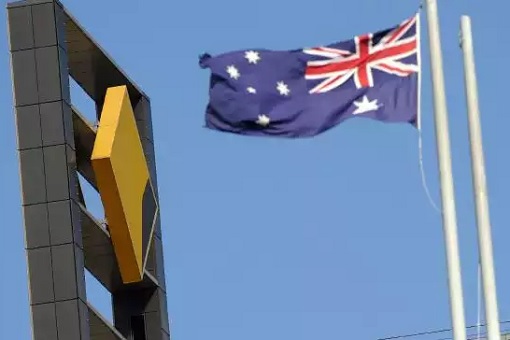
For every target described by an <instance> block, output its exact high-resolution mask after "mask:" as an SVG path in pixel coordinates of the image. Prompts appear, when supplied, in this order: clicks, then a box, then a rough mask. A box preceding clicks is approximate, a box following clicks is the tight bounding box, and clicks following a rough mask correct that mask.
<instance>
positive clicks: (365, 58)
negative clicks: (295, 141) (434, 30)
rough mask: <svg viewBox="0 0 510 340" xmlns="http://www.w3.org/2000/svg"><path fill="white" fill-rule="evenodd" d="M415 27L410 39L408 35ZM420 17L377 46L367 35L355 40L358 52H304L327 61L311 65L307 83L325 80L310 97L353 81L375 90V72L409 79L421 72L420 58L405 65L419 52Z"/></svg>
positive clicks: (391, 34) (313, 62)
mask: <svg viewBox="0 0 510 340" xmlns="http://www.w3.org/2000/svg"><path fill="white" fill-rule="evenodd" d="M413 27H414V32H413V34H411V35H410V36H409V35H408V36H406V37H405V38H403V37H404V35H406V33H408V32H409V31H410V30H411V29H412V28H413ZM418 27H419V16H418V15H416V16H414V17H413V18H410V19H407V20H405V21H404V22H402V23H401V24H400V25H399V26H397V27H396V28H394V29H392V30H390V31H389V32H388V33H387V34H385V35H384V36H383V37H382V38H381V39H380V40H379V42H377V43H376V44H374V41H373V34H371V33H370V34H364V35H360V36H356V37H355V38H354V43H355V46H356V47H355V51H354V52H351V51H348V50H342V49H337V48H331V47H316V48H310V49H305V50H303V52H304V53H307V54H310V55H316V56H319V57H324V58H327V59H323V60H314V61H309V62H308V63H307V67H306V72H305V78H306V79H324V80H323V81H322V82H320V83H319V84H318V85H317V86H315V87H313V88H312V89H311V90H310V93H324V92H328V91H331V90H333V89H335V88H337V87H339V86H341V85H342V84H344V83H345V82H346V81H348V80H349V79H350V78H351V77H354V84H355V85H356V88H358V89H359V88H363V87H373V86H374V77H373V70H374V69H376V70H379V71H382V72H386V73H389V74H392V75H396V76H398V77H406V76H408V75H410V74H411V73H415V72H419V65H418V63H419V58H418V57H417V58H416V60H415V62H414V63H413V62H410V61H403V59H404V58H407V57H409V56H412V55H418V52H419V40H418V39H419V33H418Z"/></svg>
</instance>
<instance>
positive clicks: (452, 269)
mask: <svg viewBox="0 0 510 340" xmlns="http://www.w3.org/2000/svg"><path fill="white" fill-rule="evenodd" d="M426 7H427V22H428V33H429V45H430V62H431V71H432V86H433V94H434V117H435V129H436V143H437V156H438V163H439V175H440V181H441V204H442V210H443V214H442V217H443V229H444V237H445V245H446V258H447V266H448V285H449V291H450V309H451V318H452V329H453V339H454V340H466V321H465V316H464V297H463V291H462V278H461V270H460V258H459V245H458V238H457V216H456V211H455V193H454V188H453V176H452V163H451V156H450V136H449V128H448V112H447V108H446V94H445V86H444V77H443V60H442V55H441V39H440V36H439V18H438V13H437V2H436V0H426Z"/></svg>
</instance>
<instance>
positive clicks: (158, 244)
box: [152, 236, 166, 290]
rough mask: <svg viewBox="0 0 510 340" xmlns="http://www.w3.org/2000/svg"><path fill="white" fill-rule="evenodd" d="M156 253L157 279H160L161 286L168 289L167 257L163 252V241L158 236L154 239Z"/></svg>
mask: <svg viewBox="0 0 510 340" xmlns="http://www.w3.org/2000/svg"><path fill="white" fill-rule="evenodd" d="M152 245H153V247H154V253H155V255H156V275H155V277H156V280H158V284H159V287H161V288H162V289H163V290H166V277H165V259H164V252H163V248H164V247H163V242H162V240H161V239H160V238H159V237H158V236H156V237H154V240H153V241H152Z"/></svg>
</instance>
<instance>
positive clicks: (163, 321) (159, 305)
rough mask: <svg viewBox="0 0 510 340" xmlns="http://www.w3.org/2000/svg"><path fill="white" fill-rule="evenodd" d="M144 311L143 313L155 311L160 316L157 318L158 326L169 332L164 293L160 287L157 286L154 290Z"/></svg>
mask: <svg viewBox="0 0 510 340" xmlns="http://www.w3.org/2000/svg"><path fill="white" fill-rule="evenodd" d="M144 312H145V313H154V312H157V313H158V315H159V318H160V319H159V323H160V328H161V329H163V330H165V331H167V332H169V329H168V328H169V325H168V313H167V302H166V293H165V292H164V291H163V290H162V289H161V288H157V289H155V290H154V292H153V293H152V296H151V297H150V299H149V301H148V303H147V305H146V306H145V310H144Z"/></svg>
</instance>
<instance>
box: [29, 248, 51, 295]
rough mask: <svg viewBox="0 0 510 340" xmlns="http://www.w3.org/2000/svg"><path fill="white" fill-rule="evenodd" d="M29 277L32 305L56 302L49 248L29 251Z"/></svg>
mask: <svg viewBox="0 0 510 340" xmlns="http://www.w3.org/2000/svg"><path fill="white" fill-rule="evenodd" d="M27 260H28V277H29V283H30V303H31V304H33V305H34V304H41V303H49V302H53V301H54V300H55V294H54V292H53V274H52V270H51V265H52V263H51V252H50V248H49V247H45V248H37V249H28V250H27Z"/></svg>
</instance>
